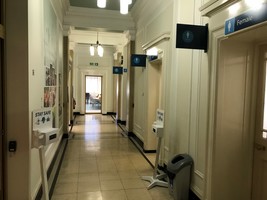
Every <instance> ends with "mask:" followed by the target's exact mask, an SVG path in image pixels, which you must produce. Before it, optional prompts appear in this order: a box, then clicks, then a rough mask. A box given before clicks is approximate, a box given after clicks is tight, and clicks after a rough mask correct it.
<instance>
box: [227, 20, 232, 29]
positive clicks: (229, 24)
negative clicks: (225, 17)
mask: <svg viewBox="0 0 267 200" xmlns="http://www.w3.org/2000/svg"><path fill="white" fill-rule="evenodd" d="M231 28H232V23H231V21H229V22H228V32H231Z"/></svg>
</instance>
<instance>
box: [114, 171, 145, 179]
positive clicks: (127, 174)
mask: <svg viewBox="0 0 267 200" xmlns="http://www.w3.org/2000/svg"><path fill="white" fill-rule="evenodd" d="M118 174H119V176H120V178H121V179H131V178H140V176H139V174H138V173H137V172H136V171H135V170H121V171H118Z"/></svg>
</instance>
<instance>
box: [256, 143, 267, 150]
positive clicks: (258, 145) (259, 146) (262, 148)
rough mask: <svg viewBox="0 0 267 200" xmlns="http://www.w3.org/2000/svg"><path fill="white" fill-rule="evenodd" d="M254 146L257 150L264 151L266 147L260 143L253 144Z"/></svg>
mask: <svg viewBox="0 0 267 200" xmlns="http://www.w3.org/2000/svg"><path fill="white" fill-rule="evenodd" d="M255 148H256V149H257V150H258V151H265V150H266V147H265V146H264V145H262V144H257V143H256V144H255Z"/></svg>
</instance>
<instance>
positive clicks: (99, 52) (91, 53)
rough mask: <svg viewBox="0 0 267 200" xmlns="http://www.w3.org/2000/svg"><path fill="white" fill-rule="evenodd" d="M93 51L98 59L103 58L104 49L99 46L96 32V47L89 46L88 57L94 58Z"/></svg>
mask: <svg viewBox="0 0 267 200" xmlns="http://www.w3.org/2000/svg"><path fill="white" fill-rule="evenodd" d="M95 49H96V51H97V55H98V56H99V57H103V55H104V48H103V47H102V46H101V44H100V43H99V41H98V32H97V40H96V46H94V45H92V44H91V45H90V48H89V51H90V55H91V56H94V55H95Z"/></svg>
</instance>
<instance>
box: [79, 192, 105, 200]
mask: <svg viewBox="0 0 267 200" xmlns="http://www.w3.org/2000/svg"><path fill="white" fill-rule="evenodd" d="M77 200H102V194H101V192H100V191H96V192H86V193H78V195H77Z"/></svg>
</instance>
